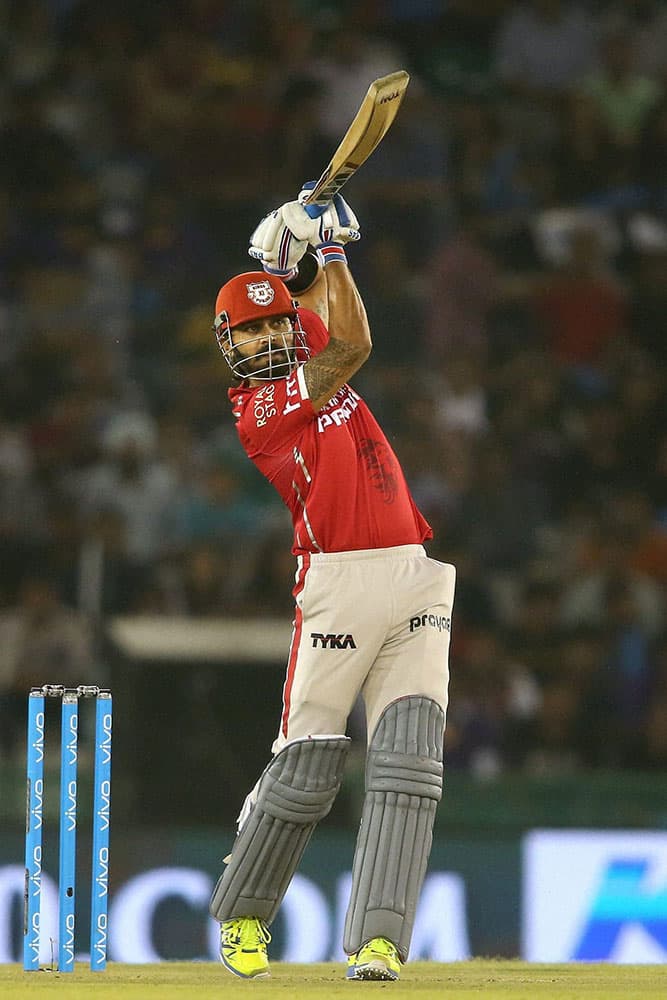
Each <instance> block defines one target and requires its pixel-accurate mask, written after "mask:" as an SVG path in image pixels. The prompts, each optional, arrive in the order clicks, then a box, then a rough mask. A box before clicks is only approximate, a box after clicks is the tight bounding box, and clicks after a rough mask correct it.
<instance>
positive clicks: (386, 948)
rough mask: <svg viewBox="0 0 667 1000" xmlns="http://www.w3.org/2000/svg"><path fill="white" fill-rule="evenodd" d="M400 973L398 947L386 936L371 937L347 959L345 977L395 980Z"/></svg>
mask: <svg viewBox="0 0 667 1000" xmlns="http://www.w3.org/2000/svg"><path fill="white" fill-rule="evenodd" d="M400 974H401V960H400V958H399V956H398V949H397V948H396V945H394V944H392V943H391V941H387V939H386V938H382V937H377V938H372V939H371V940H370V941H368V942H367V943H366V944H365V945H363V947H361V948H360V949H359V951H358V952H357V953H356V955H350V957H349V958H348V960H347V973H346V978H347V979H375V980H395V979H398V977H399V976H400Z"/></svg>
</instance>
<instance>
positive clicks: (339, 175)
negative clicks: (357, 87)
mask: <svg viewBox="0 0 667 1000" xmlns="http://www.w3.org/2000/svg"><path fill="white" fill-rule="evenodd" d="M409 82H410V74H409V73H406V71H405V70H404V69H399V70H397V71H396V72H395V73H389V74H388V75H387V76H381V77H379V78H378V79H377V80H373V82H372V83H371V85H370V87H369V88H368V90H367V92H366V96H365V97H364V99H363V101H362V102H361V104H360V105H359V110H358V111H357V113H356V115H355V116H354V119H353V120H352V123H351V125H350V127H349V128H348V130H347V132H346V133H345V135H344V136H343V138H342V139H341V141H340V143H339V145H338V149H337V150H336V152H335V153H334V154H333V156H332V157H331V160H330V161H329V164H328V166H327V167H326V168H325V170H324V172H323V173H322V176H321V177H320V179H319V180H318V181H317V183H316V184H315V187H314V188H313V190H312V191H311V192H310V194H309V195H308V197H307V198H306V200H305V202H304V205H305V206H306V211H307V212H308V214H309V215H310V216H311V217H312V218H316V217H317V216H318V215H321V213H322V211H323V209H324V208H325V206H326V205H328V204H329V202H330V201H331V199H332V198H333V196H334V195H335V194H338V192H339V191H340V189H341V188H342V186H343V184H345V183H346V181H348V180H349V179H350V177H351V176H352V175H353V174H354V173H355V172H356V171H357V170H358V169H359V167H360V166H361V165H362V163H365V161H366V160H367V159H368V157H369V156H370V155H371V153H372V152H373V150H375V149H376V148H377V147H378V146H379V144H380V142H381V141H382V139H383V138H384V136H385V135H386V134H387V132H388V130H389V127H390V125H391V123H392V122H393V120H394V118H395V117H396V114H397V112H398V109H399V108H400V106H401V101H402V100H403V97H404V95H405V91H406V88H407V86H408V83H409Z"/></svg>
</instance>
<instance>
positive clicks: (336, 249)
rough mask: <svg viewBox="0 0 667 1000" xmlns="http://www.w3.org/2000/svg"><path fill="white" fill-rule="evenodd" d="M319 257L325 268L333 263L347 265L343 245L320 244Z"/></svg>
mask: <svg viewBox="0 0 667 1000" xmlns="http://www.w3.org/2000/svg"><path fill="white" fill-rule="evenodd" d="M317 255H318V257H319V258H320V261H321V263H322V264H323V265H324V266H325V267H326V266H327V264H331V263H332V262H333V261H340V262H341V263H342V264H347V256H346V254H345V247H344V246H343V244H342V243H320V245H319V246H318V248H317Z"/></svg>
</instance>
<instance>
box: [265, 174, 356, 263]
mask: <svg viewBox="0 0 667 1000" xmlns="http://www.w3.org/2000/svg"><path fill="white" fill-rule="evenodd" d="M308 193H309V189H308V187H307V186H306V187H304V188H303V190H302V191H301V193H300V195H299V201H289V202H287V204H286V205H283V208H282V211H283V219H284V220H285V222H286V224H287V225H288V226H289V228H290V229H291V231H292V232H293V233H294V235H295V237H296V238H297V239H298V240H307V241H308V243H310V245H311V246H313V247H315V249H316V250H320V249H321V248H323V247H326V246H330V245H334V246H338V247H341V246H343V245H344V244H345V243H354V242H356V241H357V240H359V239H361V230H360V228H359V220H358V219H357V217H356V215H355V214H354V212H353V211H352V209H351V208H350V206H349V205H348V203H347V202H346V201H345V200H344V199H343V198H342V197H341V195H339V194H337V195H336V196H335V197H334V199H333V202H332V203H331V204H330V205H329V206H328V207H327V208H326V209H325V210H324V212H323V213H322V215H320V216H318V217H317V218H315V219H311V217H310V216H309V215H308V213H307V212H306V209H305V207H304V206H303V204H302V201H303V200H305V198H306V197H307V195H308Z"/></svg>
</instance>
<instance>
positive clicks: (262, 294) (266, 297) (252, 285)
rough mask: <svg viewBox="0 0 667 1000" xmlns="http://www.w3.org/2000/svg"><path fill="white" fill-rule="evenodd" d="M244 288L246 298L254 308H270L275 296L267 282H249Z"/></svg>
mask: <svg viewBox="0 0 667 1000" xmlns="http://www.w3.org/2000/svg"><path fill="white" fill-rule="evenodd" d="M246 288H247V290H248V298H249V299H250V301H251V302H254V303H255V305H256V306H270V305H271V303H272V302H273V300H274V298H275V295H276V293H275V292H274V290H273V288H271V285H270V283H269V282H268V281H251V282H249V283H248V284H247V285H246Z"/></svg>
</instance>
